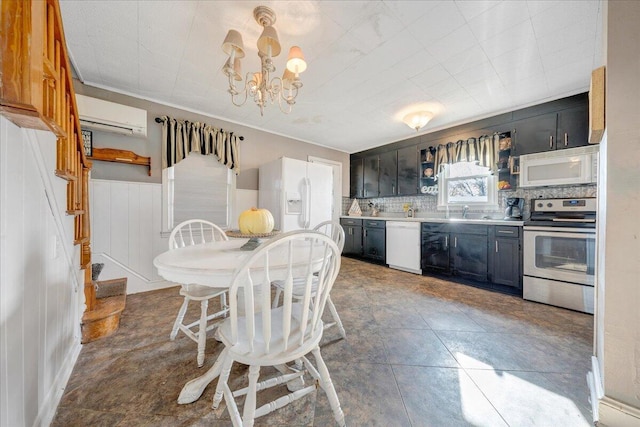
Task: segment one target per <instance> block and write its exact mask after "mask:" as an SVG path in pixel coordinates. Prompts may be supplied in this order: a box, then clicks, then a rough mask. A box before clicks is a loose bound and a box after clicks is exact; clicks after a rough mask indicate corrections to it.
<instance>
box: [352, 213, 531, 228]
mask: <svg viewBox="0 0 640 427" xmlns="http://www.w3.org/2000/svg"><path fill="white" fill-rule="evenodd" d="M342 218H345V219H368V220H377V221H401V222H431V223H438V224H478V225H511V226H514V227H522V226H523V225H524V221H513V220H506V219H472V218H469V219H463V218H449V219H446V218H421V217H414V218H405V217H392V216H364V215H363V216H349V215H342V216H340V219H342Z"/></svg>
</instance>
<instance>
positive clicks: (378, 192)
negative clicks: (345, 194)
mask: <svg viewBox="0 0 640 427" xmlns="http://www.w3.org/2000/svg"><path fill="white" fill-rule="evenodd" d="M350 170H351V177H350V178H351V179H350V183H351V185H350V189H349V194H350V196H351V197H358V198H368V197H388V196H401V195H414V194H417V189H418V148H417V146H411V147H406V148H401V149H399V150H393V151H387V152H385V153H380V154H375V155H371V156H367V157H365V158H358V157H354V156H351V165H350Z"/></svg>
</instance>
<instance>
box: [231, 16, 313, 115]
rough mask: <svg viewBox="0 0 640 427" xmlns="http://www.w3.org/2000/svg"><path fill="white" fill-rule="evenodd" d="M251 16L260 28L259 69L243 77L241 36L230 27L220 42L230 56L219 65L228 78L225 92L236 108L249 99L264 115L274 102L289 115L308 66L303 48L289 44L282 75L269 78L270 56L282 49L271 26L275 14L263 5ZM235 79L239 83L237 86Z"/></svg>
mask: <svg viewBox="0 0 640 427" xmlns="http://www.w3.org/2000/svg"><path fill="white" fill-rule="evenodd" d="M253 17H254V18H255V20H256V22H257V23H258V24H260V25H261V26H262V27H263V29H262V33H261V34H260V37H259V38H258V40H257V43H256V45H257V47H258V57H259V59H260V65H261V67H260V71H259V72H248V73H247V75H246V76H245V77H244V79H243V77H242V71H241V63H240V60H241V59H242V58H244V57H245V51H244V43H243V42H242V35H241V34H240V33H239V32H238V31H236V30H229V32H228V33H227V36H226V37H225V39H224V41H223V43H222V50H223V52H224V53H225V54H227V55H228V56H229V57H228V59H227V61H226V62H225V64H224V66H223V68H222V72H223V73H224V74H225V75H226V76H227V77H228V78H229V89H228V90H227V91H228V92H229V93H230V94H231V102H232V103H233V104H234V105H236V106H238V107H240V106H242V105H244V104H245V102H247V99H249V98H251V99H253V102H254V103H255V104H256V105H257V106H258V107H259V108H260V114H261V115H264V108H265V107H266V106H267V102H269V103H271V104H274V103H275V102H276V101H277V102H278V106H279V107H280V110H281V111H282V112H283V113H286V114H288V113H290V112H291V110H292V107H293V105H294V104H295V103H296V98H297V96H298V89H300V88H301V87H302V81H301V80H300V73H302V72H303V71H305V70H306V69H307V62H306V61H305V59H304V54H303V53H302V49H300V47H299V46H292V47H291V49H290V50H289V56H288V58H287V62H286V66H285V69H284V73H283V75H282V78H280V77H273V78H271V74H272V73H274V72H275V71H276V67H275V66H274V64H273V60H272V58H275V57H276V56H278V55H279V54H280V52H281V50H282V47H281V45H280V41H279V39H278V32H277V31H276V29H275V27H274V26H273V24H275V22H276V14H275V12H274V11H273V10H271V9H270V8H268V7H266V6H258V7H256V8H255V9H254V10H253ZM236 82H239V83H238V86H236Z"/></svg>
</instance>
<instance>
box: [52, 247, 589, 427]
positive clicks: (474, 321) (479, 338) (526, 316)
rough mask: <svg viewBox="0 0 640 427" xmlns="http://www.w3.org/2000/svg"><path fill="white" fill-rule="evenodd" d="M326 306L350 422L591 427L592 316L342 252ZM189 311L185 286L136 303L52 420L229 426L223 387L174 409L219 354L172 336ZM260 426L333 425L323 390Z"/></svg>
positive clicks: (139, 297) (87, 359) (84, 356)
mask: <svg viewBox="0 0 640 427" xmlns="http://www.w3.org/2000/svg"><path fill="white" fill-rule="evenodd" d="M332 299H333V301H334V303H335V304H336V306H337V308H338V311H339V312H340V315H341V318H342V320H343V323H344V325H345V327H346V329H347V335H348V336H347V339H346V340H342V339H340V337H339V334H338V331H337V330H336V328H331V329H329V330H327V331H326V333H325V337H324V338H323V343H322V347H321V348H322V354H323V357H324V359H325V361H326V362H327V365H328V366H329V370H330V372H331V376H332V379H333V382H334V384H335V386H336V390H337V392H338V396H339V398H340V402H341V404H342V408H343V410H344V412H345V415H346V420H347V425H349V426H385V427H388V426H518V427H522V426H554V427H555V426H588V425H593V423H592V421H591V420H592V418H591V411H590V403H589V400H588V388H587V384H586V373H587V371H588V370H589V368H590V357H591V348H592V344H591V343H592V335H593V317H592V316H589V315H586V314H581V313H576V312H572V311H569V310H564V309H560V308H555V307H550V306H546V305H542V304H536V303H532V302H527V301H523V300H522V299H520V298H517V297H513V296H508V295H502V294H498V293H492V292H489V291H485V290H481V289H476V288H473V287H469V286H464V285H459V284H455V283H451V282H448V281H445V280H440V279H434V278H430V277H424V276H423V277H421V276H416V275H413V274H409V273H404V272H400V271H396V270H391V269H388V268H384V267H380V266H377V265H372V264H368V263H364V262H361V261H357V260H353V259H349V258H344V257H343V262H342V268H341V271H340V275H339V276H338V280H337V282H336V285H335V287H334V290H333V291H332ZM181 302H182V300H181V298H180V297H179V296H178V288H170V289H164V290H160V291H154V292H148V293H143V294H136V295H130V296H129V297H128V300H127V308H126V310H125V312H124V314H123V317H122V321H121V327H120V329H119V330H118V332H117V333H116V334H114V335H113V336H111V337H108V338H105V339H102V340H99V341H96V342H93V343H90V344H87V345H85V346H84V347H83V349H82V352H81V353H80V357H79V359H78V361H77V363H76V366H75V369H74V371H73V374H72V376H71V379H70V380H69V383H68V384H67V388H66V390H65V393H64V396H63V397H62V400H61V402H60V405H59V407H58V411H57V414H56V417H55V419H54V422H53V424H52V425H53V426H89V425H90V426H214V427H216V426H229V425H230V424H231V423H230V421H229V416H228V412H227V411H226V409H223V410H218V411H215V412H214V411H212V409H211V400H212V397H213V392H214V385H215V381H214V383H213V384H212V385H210V386H209V387H208V388H207V389H206V390H205V392H204V393H203V395H202V397H201V398H200V400H198V401H197V402H195V403H193V404H190V405H178V404H177V403H176V398H177V396H178V393H179V392H180V389H181V387H182V386H183V385H184V383H185V382H186V381H188V380H189V379H191V378H194V377H196V376H198V375H200V374H201V373H202V372H203V370H204V369H207V368H208V367H209V366H210V365H211V364H212V363H213V362H214V360H215V358H216V356H217V355H218V354H219V352H220V351H221V347H222V344H219V343H218V342H216V341H215V340H214V339H213V338H212V336H211V337H210V339H209V340H208V341H207V359H206V361H205V367H204V368H200V369H199V368H198V367H197V364H196V344H195V343H194V342H193V341H191V340H189V339H187V338H186V337H184V335H182V334H181V335H179V337H178V338H177V339H176V341H173V342H171V341H169V339H168V337H169V332H170V330H171V325H172V322H173V319H174V316H175V314H176V313H177V311H178V308H179V306H180V304H181ZM197 315H198V307H197V306H195V305H194V307H193V310H192V311H190V313H189V316H191V317H192V318H195V317H197ZM271 372H272V371H270V370H268V369H263V370H262V372H261V375H262V374H264V375H269V374H270V373H271ZM244 375H246V369H245V367H243V366H242V365H239V366H234V369H233V371H232V378H235V381H236V383H238V382H242V381H244V377H243V376H244ZM276 392H278V390H276ZM258 405H260V401H259V402H258ZM256 425H259V426H267V425H268V426H322V427H324V426H331V425H335V424H334V422H333V417H332V412H331V409H330V407H329V402H328V400H327V398H326V395H325V394H324V392H322V391H321V390H319V391H318V392H316V393H314V394H311V395H310V396H307V397H305V398H303V399H300V400H299V401H297V402H295V403H294V404H292V405H288V406H287V407H285V408H283V409H281V410H278V411H276V412H274V413H272V414H269V415H267V416H265V417H262V418H259V419H257V420H256Z"/></svg>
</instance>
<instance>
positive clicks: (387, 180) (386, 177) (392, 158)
mask: <svg viewBox="0 0 640 427" xmlns="http://www.w3.org/2000/svg"><path fill="white" fill-rule="evenodd" d="M378 159H379V162H380V163H379V164H380V172H379V173H380V174H379V176H378V195H379V197H386V196H395V195H397V194H398V152H397V151H388V152H386V153H381V154H380V155H379V156H378Z"/></svg>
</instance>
